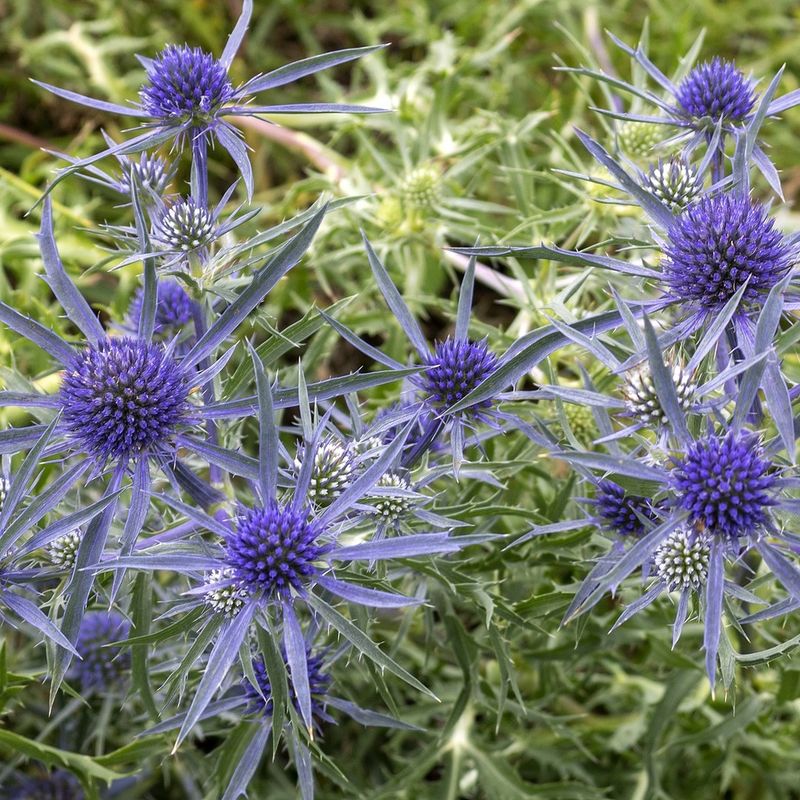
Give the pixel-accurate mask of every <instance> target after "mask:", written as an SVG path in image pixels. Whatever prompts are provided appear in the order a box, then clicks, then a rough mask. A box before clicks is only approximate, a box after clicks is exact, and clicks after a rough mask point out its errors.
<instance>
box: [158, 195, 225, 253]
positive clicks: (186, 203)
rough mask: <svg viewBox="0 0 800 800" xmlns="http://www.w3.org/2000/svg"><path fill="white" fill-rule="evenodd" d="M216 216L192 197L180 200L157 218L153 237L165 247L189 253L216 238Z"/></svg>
mask: <svg viewBox="0 0 800 800" xmlns="http://www.w3.org/2000/svg"><path fill="white" fill-rule="evenodd" d="M214 228H215V222H214V216H213V214H212V213H211V212H210V211H209V210H208V209H207V208H204V207H203V206H201V205H198V204H197V203H196V202H195V200H194V199H193V198H191V197H188V198H185V199H181V200H178V201H177V202H176V203H173V204H172V205H171V206H169V207H168V208H166V209H165V210H164V213H163V214H162V215H161V217H160V218H159V219H158V220H157V222H156V224H155V230H154V233H153V238H154V239H156V240H157V241H158V242H159V243H160V244H162V245H163V246H164V247H166V248H168V249H170V250H175V251H177V252H182V253H188V252H190V251H192V250H196V249H197V248H199V247H204V246H205V245H207V244H209V243H210V242H211V240H212V239H213V238H214Z"/></svg>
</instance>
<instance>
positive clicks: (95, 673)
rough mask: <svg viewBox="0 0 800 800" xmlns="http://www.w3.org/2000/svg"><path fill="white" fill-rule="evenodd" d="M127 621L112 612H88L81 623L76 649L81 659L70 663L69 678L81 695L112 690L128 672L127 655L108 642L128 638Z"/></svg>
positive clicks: (128, 627) (128, 662) (129, 662)
mask: <svg viewBox="0 0 800 800" xmlns="http://www.w3.org/2000/svg"><path fill="white" fill-rule="evenodd" d="M129 631H130V625H129V624H128V621H127V620H126V619H125V618H124V617H122V616H120V615H119V614H117V613H116V612H114V611H91V612H89V613H88V614H86V615H85V616H84V618H83V621H82V622H81V630H80V633H79V634H78V641H77V643H76V645H75V649H76V650H77V651H78V654H79V655H80V657H81V658H80V660H78V659H76V660H75V661H73V662H72V666H71V668H70V675H71V676H72V679H73V680H75V681H76V682H77V683H78V684H79V686H80V688H81V691H82V692H89V691H104V690H108V689H113V688H114V686H115V685H118V684H119V683H121V682H122V681H123V680H124V678H125V676H126V675H127V673H128V671H129V670H130V664H131V659H130V653H128V652H127V651H123V650H122V648H120V647H107V645H108V644H110V643H111V642H118V641H120V640H122V639H127V638H128V633H129Z"/></svg>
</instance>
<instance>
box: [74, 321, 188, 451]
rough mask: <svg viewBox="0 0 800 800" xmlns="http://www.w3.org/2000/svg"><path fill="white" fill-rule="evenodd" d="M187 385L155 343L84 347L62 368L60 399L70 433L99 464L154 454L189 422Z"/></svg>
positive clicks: (105, 342) (115, 341)
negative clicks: (136, 455) (145, 452)
mask: <svg viewBox="0 0 800 800" xmlns="http://www.w3.org/2000/svg"><path fill="white" fill-rule="evenodd" d="M189 388H190V387H189V380H188V378H187V376H186V374H185V373H184V372H183V370H182V369H181V367H180V365H179V364H178V363H177V362H176V361H175V360H174V359H173V358H172V357H171V356H170V355H169V353H167V351H166V350H165V349H164V348H163V347H161V346H160V345H158V344H152V343H150V342H146V341H143V340H141V339H135V338H132V337H122V338H118V339H105V340H103V341H100V342H98V343H97V344H96V345H88V346H87V347H85V348H84V349H83V350H82V351H81V352H80V353H78V354H76V355H75V357H74V359H73V360H72V363H71V364H69V365H68V366H67V369H66V370H65V372H64V378H63V381H62V384H61V392H60V395H59V400H60V404H61V408H62V412H63V419H64V423H65V425H66V428H67V431H68V432H69V434H70V435H71V436H72V437H73V438H74V439H76V440H77V441H79V442H80V443H81V444H82V445H83V446H84V447H85V449H86V450H87V451H88V452H89V453H91V454H92V455H93V456H95V457H96V458H97V459H98V460H105V459H107V458H118V459H123V460H125V459H128V458H129V457H131V456H132V455H135V454H138V453H142V452H144V451H154V450H155V451H157V450H159V449H161V448H162V446H163V445H164V444H165V443H166V442H167V441H169V440H170V439H171V438H172V436H173V435H174V434H175V432H176V431H177V429H178V427H179V426H180V425H181V424H183V423H186V422H187V421H188V418H189V403H188V401H187V398H188V396H189Z"/></svg>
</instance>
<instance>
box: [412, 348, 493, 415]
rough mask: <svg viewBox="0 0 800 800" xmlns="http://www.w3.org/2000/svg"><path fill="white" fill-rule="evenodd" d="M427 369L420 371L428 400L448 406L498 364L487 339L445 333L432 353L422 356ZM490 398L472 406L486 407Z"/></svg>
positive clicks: (459, 398) (439, 405)
mask: <svg viewBox="0 0 800 800" xmlns="http://www.w3.org/2000/svg"><path fill="white" fill-rule="evenodd" d="M425 362H426V364H427V365H428V366H429V369H428V370H426V372H425V373H424V374H423V384H424V389H425V393H426V395H427V398H428V401H429V402H430V403H431V404H432V405H433V406H435V407H437V408H442V409H447V408H449V407H450V406H453V405H455V404H456V403H458V402H459V401H460V400H463V399H464V397H466V396H467V395H468V394H469V393H470V392H471V391H472V390H473V389H475V388H476V387H477V386H479V385H480V384H481V383H483V381H484V380H486V378H488V377H489V375H491V374H492V372H493V371H494V369H495V367H496V366H497V356H496V355H495V354H494V353H492V352H491V351H490V350H489V348H488V346H487V344H486V340H485V339H484V340H483V341H480V342H473V341H471V340H469V339H463V340H459V339H454V338H452V337H448V338H447V339H445V340H444V341H442V342H437V343H436V344H435V346H434V349H433V353H432V354H430V355H428V356H427V357H426V359H425ZM491 405H492V401H491V400H484V401H483V402H482V403H478V404H476V406H474V408H475V409H476V410H477V409H478V408H488V407H490V406H491Z"/></svg>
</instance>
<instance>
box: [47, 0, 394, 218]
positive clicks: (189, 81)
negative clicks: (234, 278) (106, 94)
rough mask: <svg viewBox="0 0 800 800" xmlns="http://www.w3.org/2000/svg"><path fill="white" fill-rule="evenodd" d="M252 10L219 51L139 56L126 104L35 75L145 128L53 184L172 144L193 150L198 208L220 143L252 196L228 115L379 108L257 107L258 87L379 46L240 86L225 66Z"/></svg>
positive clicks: (249, 0)
mask: <svg viewBox="0 0 800 800" xmlns="http://www.w3.org/2000/svg"><path fill="white" fill-rule="evenodd" d="M252 13H253V0H245V2H244V4H243V7H242V14H241V16H240V17H239V19H238V21H237V23H236V25H235V27H234V29H233V31H231V34H230V36H229V37H228V41H227V43H226V45H225V49H224V50H223V52H222V54H221V55H220V56H219V57H216V56H214V55H212V54H211V53H207V52H205V51H203V50H202V49H201V48H199V47H190V46H189V45H175V44H170V45H167V46H166V47H165V48H164V49H163V50H162V51H161V52H160V53H159V54H158V55H157V56H156V57H155V58H145V57H141V58H140V60H141V62H142V64H143V65H144V68H145V70H146V72H147V77H146V80H145V83H144V84H143V85H142V88H141V90H140V92H139V100H138V101H137V102H131V103H130V104H129V105H120V104H118V103H113V102H109V101H106V100H96V99H94V98H91V97H86V96H85V95H82V94H78V93H77V92H73V91H70V90H68V89H61V88H59V87H57V86H51V85H50V84H46V83H43V82H41V81H35V83H37V84H38V85H40V86H42V87H43V88H44V89H47V90H48V91H49V92H52V93H53V94H55V95H58V96H59V97H63V98H64V99H66V100H70V101H72V102H74V103H79V104H81V105H84V106H88V107H89V108H93V109H97V110H98V111H104V112H108V113H111V114H119V115H121V116H124V117H133V118H134V119H136V120H139V125H140V127H141V128H142V129H144V132H143V133H139V134H137V135H136V136H134V137H133V138H131V139H128V140H127V141H125V142H122V143H121V144H112V145H111V146H109V147H108V148H107V149H106V150H104V151H102V152H100V153H97V154H96V155H93V156H90V157H89V158H85V159H81V160H73V159H70V160H71V161H72V164H71V165H70V166H69V167H66V168H65V169H63V170H61V171H60V172H59V173H58V175H57V176H56V179H55V181H54V182H53V184H51V187H52V186H53V185H55V183H57V182H59V181H60V180H62V179H63V178H65V177H67V176H68V175H70V174H72V173H73V172H76V171H78V170H83V169H86V168H89V167H91V166H92V165H94V164H95V162H97V161H100V160H101V159H103V158H105V157H107V156H109V155H113V156H126V155H130V154H132V153H139V152H142V151H145V150H152V149H154V148H157V147H160V146H161V145H163V144H165V143H169V142H174V143H175V144H176V145H177V146H178V148H180V149H183V148H184V147H188V148H190V149H191V153H192V195H193V197H194V199H195V200H196V202H197V203H198V204H199V205H200V206H201V207H203V206H204V205H205V204H206V202H207V200H208V148H209V145H210V144H213V143H217V144H219V145H220V146H221V147H222V148H223V149H224V150H226V151H227V152H228V154H229V155H230V157H231V158H232V159H233V162H234V163H235V164H236V167H237V169H238V170H239V172H240V174H241V176H242V178H243V180H244V183H245V186H246V188H247V193H248V196H252V194H253V172H252V167H251V166H250V160H249V157H248V154H247V146H246V144H245V143H244V141H243V139H242V136H241V134H240V132H239V131H238V129H237V128H236V127H235V126H234V125H233V124H232V122H231V120H235V119H236V118H237V117H248V116H262V115H263V116H266V117H269V115H270V114H322V113H331V112H334V113H350V114H352V113H355V114H363V113H373V112H376V111H380V110H381V109H375V108H369V107H365V106H359V105H352V104H347V103H289V104H286V103H284V104H277V105H259V104H258V103H254V102H253V100H254V98H256V96H258V95H260V94H261V93H262V92H267V91H270V90H273V89H277V88H279V87H281V86H285V85H287V84H289V83H292V82H294V81H296V80H299V79H300V78H304V77H306V76H307V75H313V74H314V73H317V72H320V71H321V70H325V69H329V68H331V67H334V66H337V65H338V64H344V63H347V62H348V61H353V60H354V59H358V58H361V57H362V56H364V55H367V54H368V53H371V52H374V51H375V50H377V49H379V47H380V46H376V47H360V48H351V49H346V50H339V51H334V52H332V53H324V54H322V55H318V56H312V57H310V58H306V59H303V60H302V61H298V62H295V63H292V64H287V65H286V66H283V67H280V68H278V69H276V70H273V71H272V72H268V73H266V74H265V75H257V76H255V77H254V78H251V79H250V80H249V81H246V82H245V83H243V84H242V85H241V86H238V87H236V86H234V85H233V83H232V81H231V77H230V74H229V70H230V67H231V64H232V63H233V60H234V58H235V57H236V53H237V51H238V50H239V47H240V46H241V44H242V41H243V39H244V36H245V34H246V32H247V28H248V26H249V24H250V18H251V16H252Z"/></svg>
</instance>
